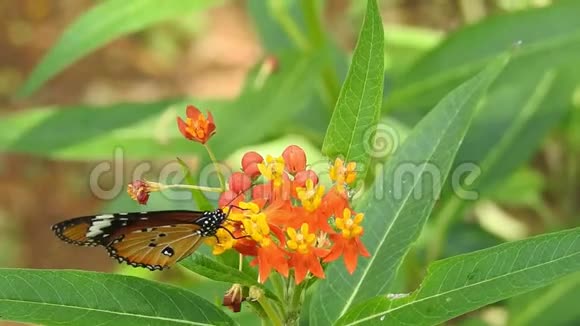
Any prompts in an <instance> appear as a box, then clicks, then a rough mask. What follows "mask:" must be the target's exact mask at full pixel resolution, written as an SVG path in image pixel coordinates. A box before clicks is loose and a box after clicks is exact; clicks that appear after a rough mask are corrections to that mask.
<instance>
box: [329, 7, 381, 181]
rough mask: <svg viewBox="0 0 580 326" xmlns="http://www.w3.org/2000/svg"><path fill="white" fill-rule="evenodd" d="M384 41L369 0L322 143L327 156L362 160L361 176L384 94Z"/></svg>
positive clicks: (368, 156)
mask: <svg viewBox="0 0 580 326" xmlns="http://www.w3.org/2000/svg"><path fill="white" fill-rule="evenodd" d="M383 43H384V36H383V25H382V21H381V16H380V14H379V10H378V6H377V3H376V0H369V1H368V3H367V13H366V16H365V19H364V22H363V25H362V28H361V32H360V35H359V39H358V42H357V45H356V48H355V50H354V54H353V58H352V63H351V65H350V68H349V71H348V75H347V77H346V80H345V81H344V84H343V85H342V89H341V91H340V95H339V97H338V101H337V103H336V107H335V108H334V112H333V113H332V118H331V120H330V124H329V125H328V129H327V131H326V136H325V137H324V143H323V144H322V152H323V153H324V154H326V155H327V156H329V157H331V158H333V157H336V156H343V158H344V159H345V160H346V161H355V162H357V163H359V164H360V165H361V166H362V169H364V171H363V172H362V173H361V174H362V175H365V172H366V169H368V164H369V161H370V159H371V154H372V153H369V151H368V150H367V147H368V146H365V143H366V144H368V143H372V142H373V139H372V138H373V137H374V136H375V133H376V132H375V133H373V129H375V128H376V125H377V123H378V121H379V113H380V106H381V100H382V96H383V80H384V79H383V67H384V58H383V57H384V56H383V46H384V45H383Z"/></svg>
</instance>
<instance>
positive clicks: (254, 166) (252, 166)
mask: <svg viewBox="0 0 580 326" xmlns="http://www.w3.org/2000/svg"><path fill="white" fill-rule="evenodd" d="M263 161H264V158H263V157H262V155H260V154H258V153H256V152H253V151H251V152H247V153H246V154H244V157H242V170H243V171H244V173H245V174H246V175H247V176H249V177H250V178H252V179H253V178H255V177H257V176H259V175H260V170H259V169H258V163H262V162H263Z"/></svg>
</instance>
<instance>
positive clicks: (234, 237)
mask: <svg viewBox="0 0 580 326" xmlns="http://www.w3.org/2000/svg"><path fill="white" fill-rule="evenodd" d="M220 229H224V230H226V232H227V233H229V234H230V235H231V236H232V238H233V239H235V240H239V239H244V238H249V237H250V236H249V235H244V236H241V237H236V236H235V235H234V234H233V233H232V232H231V231H230V230H228V229H227V228H225V227H223V226H220ZM218 243H219V241H218Z"/></svg>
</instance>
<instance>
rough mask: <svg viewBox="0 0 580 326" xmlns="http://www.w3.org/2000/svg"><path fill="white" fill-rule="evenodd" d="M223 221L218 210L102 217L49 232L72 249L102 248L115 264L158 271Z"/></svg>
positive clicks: (211, 233) (192, 248)
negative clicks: (72, 247) (79, 247)
mask: <svg viewBox="0 0 580 326" xmlns="http://www.w3.org/2000/svg"><path fill="white" fill-rule="evenodd" d="M226 218H227V215H226V214H225V213H224V212H223V211H222V210H221V209H216V210H214V211H186V210H172V211H158V212H132V213H117V214H102V215H95V216H83V217H77V218H73V219H70V220H66V221H63V222H60V223H57V224H55V225H53V227H52V230H53V231H54V233H55V234H56V236H57V237H59V238H60V239H61V240H63V241H66V242H68V243H72V244H74V245H78V246H103V247H105V249H106V250H107V252H108V253H109V255H110V256H111V257H113V258H115V259H117V260H118V261H119V262H126V263H127V264H129V265H132V266H135V267H145V268H148V269H150V270H162V269H164V268H166V267H170V266H172V265H174V264H175V263H177V262H178V261H180V260H181V259H183V258H185V257H187V256H189V255H190V254H192V253H193V252H194V251H195V250H196V249H197V248H198V247H199V245H201V243H202V242H203V241H202V240H203V239H204V238H207V237H212V236H215V234H216V232H217V230H218V229H219V228H220V227H221V225H222V224H223V222H224V221H225V220H226Z"/></svg>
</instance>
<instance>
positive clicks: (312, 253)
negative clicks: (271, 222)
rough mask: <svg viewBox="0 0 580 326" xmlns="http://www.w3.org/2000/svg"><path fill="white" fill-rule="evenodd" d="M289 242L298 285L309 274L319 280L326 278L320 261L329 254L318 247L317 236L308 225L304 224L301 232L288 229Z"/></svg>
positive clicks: (292, 265) (291, 264)
mask: <svg viewBox="0 0 580 326" xmlns="http://www.w3.org/2000/svg"><path fill="white" fill-rule="evenodd" d="M286 232H287V233H288V238H289V240H288V242H287V243H286V245H287V247H288V249H290V250H291V251H292V252H291V253H290V267H292V268H294V277H295V282H296V284H300V283H301V282H302V281H303V280H304V279H305V278H306V275H308V272H310V273H312V275H314V276H316V277H318V278H324V270H323V269H322V265H320V259H319V258H322V257H324V256H326V255H327V254H328V250H326V249H322V248H317V247H316V235H315V234H314V233H310V232H309V226H308V224H307V223H303V224H302V226H301V227H300V230H299V231H296V230H295V229H294V228H288V229H287V230H286Z"/></svg>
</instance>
